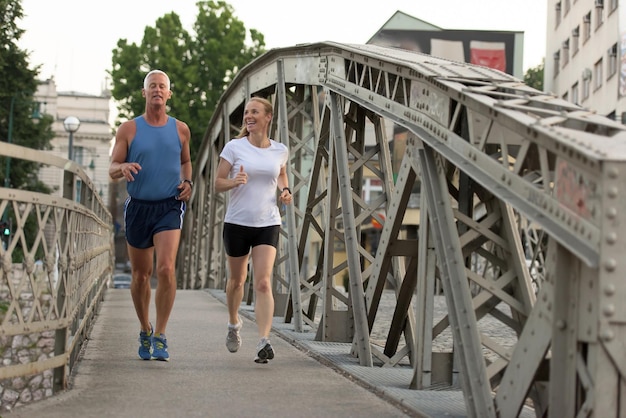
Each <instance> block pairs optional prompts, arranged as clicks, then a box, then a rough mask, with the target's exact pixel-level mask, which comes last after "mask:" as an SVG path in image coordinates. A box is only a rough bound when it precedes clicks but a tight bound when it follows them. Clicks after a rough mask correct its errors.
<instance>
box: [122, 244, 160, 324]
mask: <svg viewBox="0 0 626 418" xmlns="http://www.w3.org/2000/svg"><path fill="white" fill-rule="evenodd" d="M127 247H128V256H129V258H130V265H131V274H132V277H133V279H132V281H131V283H130V294H131V297H132V298H133V304H134V305H135V312H137V319H139V325H140V326H141V330H142V331H146V332H147V331H150V299H151V297H152V291H151V289H150V277H151V276H152V259H153V255H154V249H153V248H135V247H132V246H130V245H127Z"/></svg>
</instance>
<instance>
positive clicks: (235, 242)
mask: <svg viewBox="0 0 626 418" xmlns="http://www.w3.org/2000/svg"><path fill="white" fill-rule="evenodd" d="M279 234H280V225H272V226H262V227H259V228H255V227H252V226H241V225H236V224H230V223H227V222H224V232H223V233H222V236H223V238H224V249H225V250H226V254H228V255H229V256H231V257H242V256H244V255H246V254H248V253H249V252H250V248H253V247H256V246H257V245H271V246H272V247H274V248H276V247H278V236H279Z"/></svg>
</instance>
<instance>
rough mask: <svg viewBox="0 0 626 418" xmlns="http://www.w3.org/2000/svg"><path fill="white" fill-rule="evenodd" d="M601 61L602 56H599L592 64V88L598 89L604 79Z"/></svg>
mask: <svg viewBox="0 0 626 418" xmlns="http://www.w3.org/2000/svg"><path fill="white" fill-rule="evenodd" d="M602 61H603V60H602V58H600V59H599V60H598V61H596V63H595V64H594V65H593V79H594V82H593V89H594V90H598V89H599V88H600V87H602V81H603V80H604V77H603V76H602V67H603V65H604V63H603V62H602Z"/></svg>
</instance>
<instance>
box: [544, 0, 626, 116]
mask: <svg viewBox="0 0 626 418" xmlns="http://www.w3.org/2000/svg"><path fill="white" fill-rule="evenodd" d="M547 3H548V12H547V36H546V55H547V56H546V61H545V68H544V90H545V91H546V92H550V93H552V94H554V95H557V96H559V97H561V98H563V99H565V100H567V101H569V102H572V103H576V104H578V105H580V106H583V107H585V108H587V109H593V110H594V111H596V112H597V113H598V114H601V115H604V116H607V117H609V118H612V119H615V120H621V121H624V122H626V112H625V108H626V101H625V100H624V97H626V49H625V48H626V35H624V34H623V33H624V32H626V19H624V16H625V15H626V13H625V12H626V6H624V5H622V6H621V7H620V5H619V2H618V0H548V2H547ZM622 37H624V38H625V41H624V43H623V44H624V45H622V41H621V38H622ZM622 61H623V63H622ZM622 65H623V66H624V67H623V69H622Z"/></svg>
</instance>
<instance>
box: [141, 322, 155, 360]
mask: <svg viewBox="0 0 626 418" xmlns="http://www.w3.org/2000/svg"><path fill="white" fill-rule="evenodd" d="M152 334H154V330H153V328H152V324H150V331H147V332H146V331H141V332H139V358H141V359H142V360H150V359H151V358H152Z"/></svg>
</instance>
